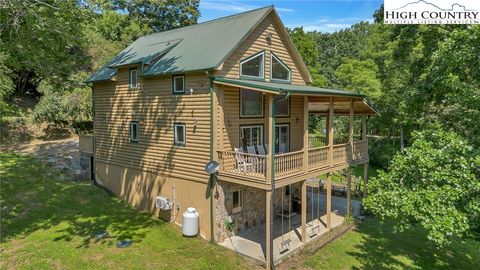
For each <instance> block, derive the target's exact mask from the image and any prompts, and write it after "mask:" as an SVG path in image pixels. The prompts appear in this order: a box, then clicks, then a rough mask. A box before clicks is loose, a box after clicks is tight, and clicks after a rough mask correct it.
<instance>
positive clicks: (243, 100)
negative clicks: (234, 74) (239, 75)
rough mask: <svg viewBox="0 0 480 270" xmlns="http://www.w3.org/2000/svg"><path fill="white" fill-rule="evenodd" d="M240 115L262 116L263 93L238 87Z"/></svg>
mask: <svg viewBox="0 0 480 270" xmlns="http://www.w3.org/2000/svg"><path fill="white" fill-rule="evenodd" d="M240 116H241V117H263V94H262V93H260V92H257V91H252V90H245V89H240Z"/></svg>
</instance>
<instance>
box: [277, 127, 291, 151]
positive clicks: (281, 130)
mask: <svg viewBox="0 0 480 270" xmlns="http://www.w3.org/2000/svg"><path fill="white" fill-rule="evenodd" d="M289 137H290V127H289V125H282V124H280V125H276V126H275V153H287V152H289V151H290V138H289Z"/></svg>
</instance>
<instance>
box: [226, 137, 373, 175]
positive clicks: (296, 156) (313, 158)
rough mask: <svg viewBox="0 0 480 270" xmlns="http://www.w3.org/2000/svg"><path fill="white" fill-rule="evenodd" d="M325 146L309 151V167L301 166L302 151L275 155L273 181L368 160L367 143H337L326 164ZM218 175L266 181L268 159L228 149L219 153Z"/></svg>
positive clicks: (302, 162)
mask: <svg viewBox="0 0 480 270" xmlns="http://www.w3.org/2000/svg"><path fill="white" fill-rule="evenodd" d="M329 149H330V148H329V147H328V146H323V147H316V148H312V149H308V164H305V165H306V166H307V168H305V167H304V161H303V158H304V156H303V154H304V152H303V150H300V151H295V152H289V153H284V154H276V155H275V178H276V179H282V178H286V177H290V176H294V175H299V174H302V173H304V172H305V170H306V171H308V172H309V173H311V172H312V171H315V170H321V169H322V168H326V167H329V166H338V165H339V164H342V166H343V164H346V163H348V162H350V161H351V159H352V158H353V160H352V161H356V160H362V159H365V158H368V143H367V141H357V142H354V144H353V151H352V149H351V147H350V144H348V143H344V144H337V145H334V146H333V153H332V156H333V160H332V163H331V164H329V163H328V151H329ZM218 162H219V164H220V168H219V169H220V172H221V173H224V174H229V175H235V176H241V177H248V178H249V179H250V181H255V182H262V183H265V182H266V181H267V156H266V155H255V154H247V153H235V152H234V151H229V150H220V151H218Z"/></svg>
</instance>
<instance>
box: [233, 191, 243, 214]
mask: <svg viewBox="0 0 480 270" xmlns="http://www.w3.org/2000/svg"><path fill="white" fill-rule="evenodd" d="M242 206H243V192H242V191H241V190H237V191H234V192H232V212H233V214H236V213H239V212H241V211H242Z"/></svg>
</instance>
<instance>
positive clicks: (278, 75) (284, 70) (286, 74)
mask: <svg viewBox="0 0 480 270" xmlns="http://www.w3.org/2000/svg"><path fill="white" fill-rule="evenodd" d="M270 63H271V69H270V78H271V79H272V80H277V81H285V82H289V81H290V76H291V71H290V69H289V68H288V67H287V65H285V64H284V63H283V62H282V60H280V59H279V58H278V57H277V56H275V54H274V53H272V58H271V62H270Z"/></svg>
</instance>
